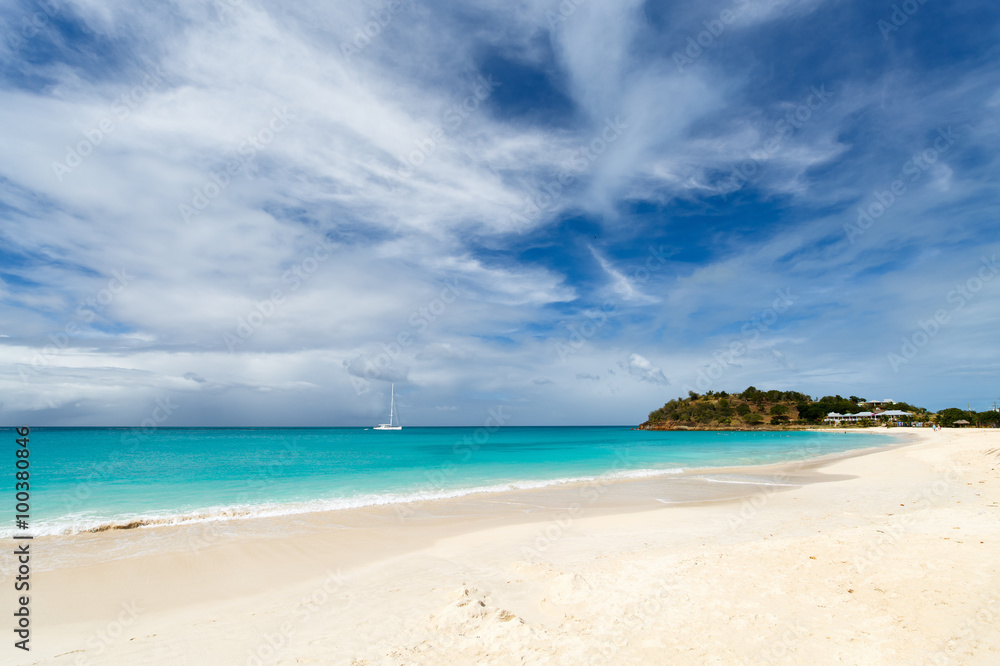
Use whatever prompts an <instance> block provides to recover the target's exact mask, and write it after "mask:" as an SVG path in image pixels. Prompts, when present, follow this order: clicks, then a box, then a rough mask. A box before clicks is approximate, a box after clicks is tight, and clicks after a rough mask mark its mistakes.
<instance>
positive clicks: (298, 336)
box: [0, 0, 1000, 426]
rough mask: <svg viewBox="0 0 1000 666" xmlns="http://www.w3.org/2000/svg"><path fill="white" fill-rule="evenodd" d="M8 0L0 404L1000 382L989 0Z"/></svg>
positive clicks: (993, 37)
mask: <svg viewBox="0 0 1000 666" xmlns="http://www.w3.org/2000/svg"><path fill="white" fill-rule="evenodd" d="M911 4H912V5H913V6H912V7H911V6H910V5H911ZM897 5H898V7H897ZM904 6H905V7H904ZM904 9H905V10H906V11H904ZM910 9H912V10H913V11H909V10H910ZM0 17H2V23H3V30H2V44H0V61H2V63H3V67H2V70H0V85H2V91H3V99H4V103H3V104H2V105H0V127H2V130H0V137H2V141H3V145H2V147H3V150H2V151H0V235H2V239H3V244H2V246H0V322H2V325H0V356H2V363H0V386H2V391H0V419H2V421H3V422H4V423H6V424H8V425H15V424H20V423H27V424H30V425H38V426H44V425H123V426H130V425H137V424H139V423H140V422H142V421H143V420H144V419H149V418H151V415H152V414H153V413H154V411H155V410H157V409H158V408H159V410H160V411H159V412H157V414H163V413H164V410H163V408H162V405H163V404H169V405H170V406H171V407H170V409H169V410H167V411H169V412H170V414H169V416H168V417H166V418H164V419H163V420H162V425H176V426H183V425H285V426H290V425H304V426H314V425H350V426H353V425H371V424H374V423H376V422H378V421H379V419H384V417H385V416H386V415H387V414H386V413H387V405H388V393H389V386H390V383H395V385H396V394H397V402H398V405H399V407H400V416H401V418H402V422H403V424H404V425H438V424H440V425H478V424H481V423H482V422H483V421H484V419H485V418H487V414H488V410H489V409H491V408H495V407H496V406H499V405H503V406H504V408H505V410H506V412H505V413H508V414H510V415H511V417H510V421H509V422H508V423H507V425H529V424H553V425H559V424H631V423H638V422H641V421H643V420H645V418H646V415H647V414H648V412H649V411H651V410H653V409H655V408H657V407H659V406H660V405H662V404H663V403H664V402H665V401H666V400H668V399H670V398H673V397H677V396H680V395H686V393H687V391H688V390H697V391H704V390H707V389H715V390H728V391H739V390H742V389H744V388H746V387H747V386H748V385H750V384H753V385H755V386H757V387H758V388H762V389H767V388H781V389H787V390H797V391H802V392H804V393H808V394H810V395H815V396H821V395H828V394H830V395H832V394H837V393H839V394H842V395H849V394H855V395H861V396H866V397H868V398H885V397H889V398H894V399H897V400H906V401H907V402H911V403H914V404H918V405H923V406H926V407H928V408H931V409H940V408H944V407H949V406H962V407H965V405H966V403H971V405H972V407H973V408H974V409H986V408H987V407H989V406H992V403H993V401H994V400H998V399H1000V388H998V387H997V385H996V378H997V377H998V376H1000V350H998V345H997V340H998V331H1000V279H998V278H1000V265H998V263H997V255H998V254H1000V233H998V232H1000V211H998V208H1000V205H998V204H1000V195H998V192H1000V188H998V183H997V180H998V177H1000V165H998V161H1000V157H998V156H1000V150H998V149H1000V131H998V130H1000V126H998V123H1000V69H998V68H997V66H996V63H997V62H998V61H1000V39H998V38H1000V8H997V7H996V6H995V4H994V3H989V2H986V1H985V0H983V1H975V0H969V1H968V2H963V3H961V6H951V5H949V4H947V3H925V4H919V3H910V4H907V3H892V2H886V3H883V2H876V3H862V2H859V1H851V2H839V3H834V2H832V1H829V0H826V1H824V0H768V1H767V2H749V1H748V0H725V1H722V2H714V1H713V2H705V3H698V4H696V5H693V4H691V3H679V2H645V3H642V2H633V1H630V2H619V3H612V2H599V1H598V0H573V2H568V1H564V2H561V3H560V2H557V1H544V2H543V1H538V2H533V1H523V2H519V3H515V4H513V5H511V4H510V3H501V2H483V3H478V4H477V5H476V6H475V7H470V6H466V5H464V4H462V3H449V2H410V1H408V0H399V1H390V2H361V3H310V2H304V3H295V4H294V5H285V4H281V3H277V2H271V1H268V0H242V1H241V0H218V1H216V2H214V3H208V2H167V3H162V4H157V5H154V6H136V5H134V4H133V3H124V2H101V3H97V2H93V1H92V0H74V1H67V2H57V1H55V0H47V1H45V2H39V3H36V2H27V1H25V2H9V3H6V4H5V5H4V6H3V7H2V9H0ZM164 401H167V402H166V403H164Z"/></svg>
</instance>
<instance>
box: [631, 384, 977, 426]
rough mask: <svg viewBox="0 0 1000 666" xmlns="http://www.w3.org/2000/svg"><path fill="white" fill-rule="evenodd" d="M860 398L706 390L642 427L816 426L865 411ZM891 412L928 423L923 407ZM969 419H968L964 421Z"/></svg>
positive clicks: (691, 394)
mask: <svg viewBox="0 0 1000 666" xmlns="http://www.w3.org/2000/svg"><path fill="white" fill-rule="evenodd" d="M863 401H864V399H863V398H859V397H857V396H853V395H852V396H850V397H849V398H843V397H841V396H839V395H834V396H825V397H823V398H819V399H813V398H811V397H809V396H808V395H805V394H804V393H799V392H797V391H776V390H772V391H760V390H758V389H756V388H754V387H753V386H751V387H749V388H748V389H747V390H745V391H743V392H742V393H726V392H725V391H720V392H718V393H716V392H714V391H709V392H708V393H705V394H704V395H700V394H698V393H695V392H693V391H691V392H689V393H688V397H687V398H677V399H675V400H671V401H670V402H668V403H667V404H665V405H663V407H660V408H659V409H657V410H655V411H653V412H651V413H650V414H649V420H648V421H646V423H643V424H642V427H644V428H651V429H660V428H664V429H668V428H701V429H720V428H721V429H724V428H733V429H745V428H757V427H762V426H768V427H786V426H794V425H798V426H815V425H819V424H822V423H823V419H824V418H825V417H826V415H827V413H829V412H839V413H841V414H848V413H849V414H857V413H858V412H862V411H866V408H865V407H863V406H859V405H858V403H859V402H863ZM892 409H899V410H903V411H907V412H913V413H914V420H918V421H920V420H930V415H929V413H928V412H927V410H926V409H924V408H922V407H914V406H913V405H909V404H906V403H904V402H897V403H895V404H893V405H892ZM967 420H970V421H971V419H967Z"/></svg>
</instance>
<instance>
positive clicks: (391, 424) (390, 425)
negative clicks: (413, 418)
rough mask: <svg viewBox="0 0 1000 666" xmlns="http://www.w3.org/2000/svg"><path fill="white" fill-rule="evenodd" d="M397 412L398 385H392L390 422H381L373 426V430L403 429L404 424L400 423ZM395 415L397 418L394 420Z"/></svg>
mask: <svg viewBox="0 0 1000 666" xmlns="http://www.w3.org/2000/svg"><path fill="white" fill-rule="evenodd" d="M395 414H396V385H395V384H393V385H392V398H391V399H390V400H389V422H388V423H379V424H378V425H377V426H375V427H374V428H373V430H402V429H403V426H401V425H399V417H398V416H395ZM394 416H395V418H396V420H395V422H394V421H393V417H394Z"/></svg>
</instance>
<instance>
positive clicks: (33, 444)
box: [0, 426, 890, 536]
mask: <svg viewBox="0 0 1000 666" xmlns="http://www.w3.org/2000/svg"><path fill="white" fill-rule="evenodd" d="M4 431H5V432H6V436H7V437H8V438H9V441H10V443H11V444H12V445H13V442H14V439H15V437H16V435H15V433H14V429H13V428H8V429H4ZM889 441H890V438H889V437H888V436H880V435H871V434H862V433H858V434H843V433H809V432H646V431H640V430H631V429H630V428H628V427H625V426H618V427H546V428H542V427H504V428H499V429H494V430H493V431H492V432H491V431H490V430H488V429H486V428H406V429H404V430H400V431H375V430H370V429H362V428H162V429H153V430H137V429H127V428H33V429H32V430H31V435H30V462H31V467H30V470H31V524H30V530H31V532H32V533H34V534H35V535H44V534H68V533H74V532H80V531H87V530H93V529H95V528H96V529H100V528H107V527H109V526H113V525H121V524H126V523H138V524H142V525H144V524H149V525H156V524H171V523H180V522H189V521H207V520H218V519H220V518H226V517H252V516H268V515H282V514H294V513H305V512H311V511H321V510H335V509H344V508H351V507H361V506H371V505H377V504H390V503H398V502H411V501H416V500H424V499H434V498H448V497H458V496H462V495H467V494H471V493H478V492H489V491H503V490H512V489H520V488H535V487H543V486H549V485H553V484H559V483H567V482H571V481H581V480H584V481H585V480H591V479H595V478H600V477H620V478H628V477H635V478H638V477H650V476H657V475H661V476H663V477H664V480H665V482H669V478H670V476H671V475H677V474H679V473H681V472H683V471H684V470H690V469H692V468H705V467H729V466H737V465H754V464H763V463H772V462H779V461H790V460H802V459H807V458H814V457H817V456H821V455H826V454H830V453H837V452H843V451H847V450H850V449H857V448H867V447H871V446H879V445H882V444H887V443H889ZM7 524H8V525H10V526H12V525H13V517H12V518H11V521H9V522H8V523H7ZM11 533H13V529H12V527H7V528H5V529H0V534H2V535H3V536H7V535H10V534H11Z"/></svg>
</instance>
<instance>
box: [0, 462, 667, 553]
mask: <svg viewBox="0 0 1000 666" xmlns="http://www.w3.org/2000/svg"><path fill="white" fill-rule="evenodd" d="M683 471H684V469H683V468H681V467H674V468H668V469H635V470H625V471H619V472H612V473H609V474H603V475H594V476H578V477H565V478H557V479H539V480H521V481H510V482H507V483H498V484H493V485H488V486H475V487H470V488H454V489H433V490H419V491H414V492H403V493H378V494H373V493H369V494H361V495H355V496H352V497H342V498H329V499H317V500H310V501H304V502H281V503H277V502H273V503H260V504H240V505H233V506H215V507H208V508H205V509H199V510H196V511H189V512H184V513H171V512H166V511H164V512H153V513H143V514H139V513H136V514H123V515H119V516H114V517H101V516H94V515H90V514H84V513H76V514H70V515H66V516H61V517H60V518H59V519H58V520H56V521H52V522H45V521H42V522H39V523H36V524H35V525H33V528H32V530H30V533H31V534H32V535H33V536H54V535H63V534H82V533H94V532H105V531H109V530H127V529H138V528H148V527H163V526H168V525H189V524H195V523H207V522H214V521H224V520H244V519H249V518H271V517H277V516H291V515H299V514H307V513H317V512H322V511H342V510H345V509H360V508H364V507H372V506H384V505H392V504H408V503H412V502H426V501H433V500H443V499H454V498H458V497H465V496H468V495H477V494H486V493H503V492H511V491H515V490H536V489H539V488H547V487H550V486H558V485H565V484H570V483H592V482H595V481H600V482H607V481H614V480H623V479H643V478H650V477H656V476H669V475H676V474H680V473H682V472H683ZM12 534H14V531H13V530H10V529H8V530H0V538H7V537H10V536H11V535H12Z"/></svg>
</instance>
